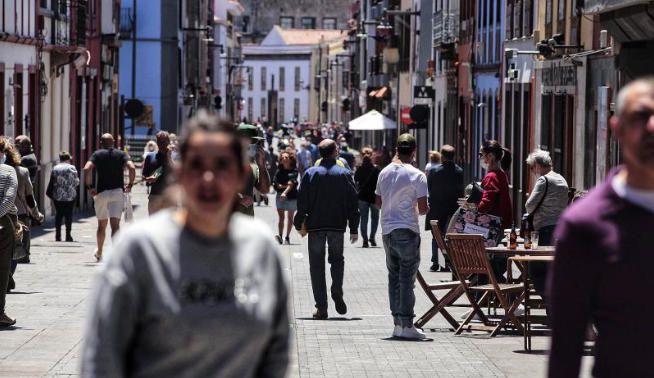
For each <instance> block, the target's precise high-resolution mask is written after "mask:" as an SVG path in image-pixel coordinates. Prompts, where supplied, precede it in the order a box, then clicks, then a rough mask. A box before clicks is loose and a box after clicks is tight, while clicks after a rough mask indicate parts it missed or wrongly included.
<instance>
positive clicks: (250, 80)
mask: <svg viewBox="0 0 654 378" xmlns="http://www.w3.org/2000/svg"><path fill="white" fill-rule="evenodd" d="M247 71H248V90H249V91H251V90H253V89H254V72H252V71H253V70H251V69H249V70H247Z"/></svg>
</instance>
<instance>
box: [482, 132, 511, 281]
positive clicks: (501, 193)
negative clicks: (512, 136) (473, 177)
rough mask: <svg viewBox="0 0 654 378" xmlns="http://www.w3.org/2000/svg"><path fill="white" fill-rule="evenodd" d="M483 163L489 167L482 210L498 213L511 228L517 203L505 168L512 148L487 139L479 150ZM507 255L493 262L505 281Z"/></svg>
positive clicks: (503, 224) (484, 186) (494, 268)
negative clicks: (514, 206) (514, 204)
mask: <svg viewBox="0 0 654 378" xmlns="http://www.w3.org/2000/svg"><path fill="white" fill-rule="evenodd" d="M479 159H480V160H481V166H482V168H484V169H485V170H486V175H485V176H484V178H483V179H482V180H481V187H482V188H483V193H482V196H481V201H480V202H479V204H478V205H477V210H478V211H479V212H480V213H486V214H490V215H495V216H498V217H500V218H501V220H502V228H503V229H505V228H511V225H512V224H513V206H512V205H511V196H510V191H509V178H508V176H507V175H506V172H505V169H508V167H509V166H510V161H511V152H510V151H509V150H507V149H505V148H504V147H502V145H501V144H500V143H499V142H498V141H496V140H485V141H484V142H483V143H482V146H481V149H480V150H479ZM506 260H507V258H506V256H497V255H495V256H493V258H491V265H492V267H493V272H494V273H495V277H496V278H497V279H498V281H499V282H505V278H504V272H506Z"/></svg>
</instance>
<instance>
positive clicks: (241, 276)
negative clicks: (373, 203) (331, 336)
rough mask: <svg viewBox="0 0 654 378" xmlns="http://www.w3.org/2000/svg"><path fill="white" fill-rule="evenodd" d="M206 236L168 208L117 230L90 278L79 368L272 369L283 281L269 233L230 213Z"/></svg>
mask: <svg viewBox="0 0 654 378" xmlns="http://www.w3.org/2000/svg"><path fill="white" fill-rule="evenodd" d="M228 235H229V236H228V237H227V238H221V239H207V238H204V237H201V236H199V235H198V234H196V233H194V232H193V231H191V230H189V229H188V228H185V227H183V226H181V225H179V224H178V223H177V222H176V221H175V220H174V218H173V213H172V212H171V211H161V212H159V213H158V214H157V215H155V216H154V217H152V218H150V219H148V220H145V221H143V222H140V223H136V224H134V225H132V226H131V227H130V228H129V229H126V230H125V231H121V235H119V237H118V238H117V240H116V242H115V244H114V251H113V253H112V254H111V255H110V256H109V257H108V259H107V260H106V261H105V263H104V266H103V268H102V270H101V273H100V274H99V276H98V277H97V279H96V282H95V286H94V292H93V296H92V301H93V302H92V309H91V312H90V314H89V317H88V321H87V324H86V330H85V339H84V347H83V349H82V376H84V377H126V376H133V377H252V376H257V377H282V376H284V374H285V372H286V368H287V365H288V349H289V323H288V308H287V288H286V285H285V280H284V276H283V272H282V268H281V264H280V258H279V256H278V254H277V249H276V247H275V246H274V243H273V235H272V232H270V230H269V228H268V227H267V226H266V225H265V224H264V223H262V222H261V221H259V220H256V219H254V218H252V217H247V216H243V215H240V214H234V215H233V216H232V219H231V222H230V225H229V231H228Z"/></svg>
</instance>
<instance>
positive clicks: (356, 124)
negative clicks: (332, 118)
mask: <svg viewBox="0 0 654 378" xmlns="http://www.w3.org/2000/svg"><path fill="white" fill-rule="evenodd" d="M348 126H349V128H350V130H394V129H396V128H397V124H396V123H395V121H393V120H392V119H390V118H388V117H386V116H384V115H383V114H381V113H380V112H378V111H376V110H371V111H369V112H368V113H366V114H364V115H362V116H360V117H358V118H355V119H353V120H351V121H350V122H349V123H348Z"/></svg>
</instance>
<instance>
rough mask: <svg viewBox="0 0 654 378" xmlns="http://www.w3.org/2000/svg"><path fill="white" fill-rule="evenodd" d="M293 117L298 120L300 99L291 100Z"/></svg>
mask: <svg viewBox="0 0 654 378" xmlns="http://www.w3.org/2000/svg"><path fill="white" fill-rule="evenodd" d="M293 117H294V118H296V119H299V118H300V99H299V98H296V99H295V100H293Z"/></svg>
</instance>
